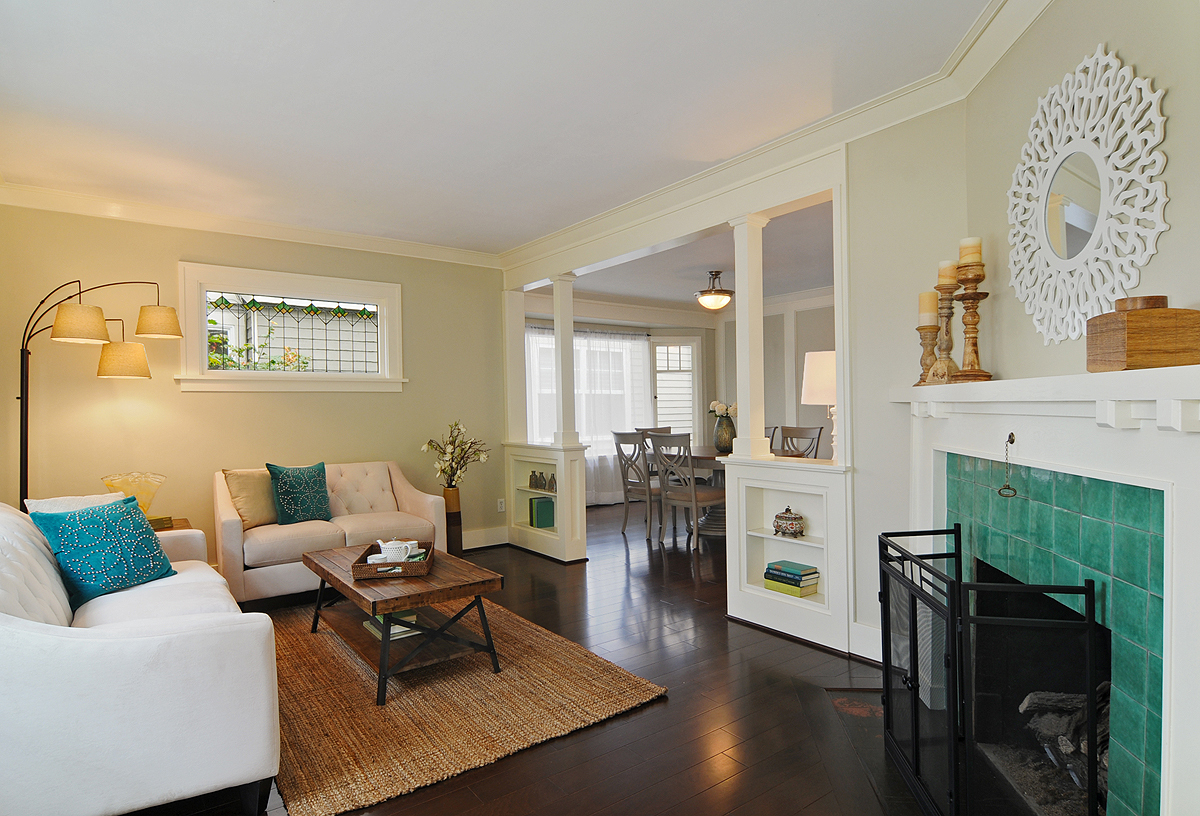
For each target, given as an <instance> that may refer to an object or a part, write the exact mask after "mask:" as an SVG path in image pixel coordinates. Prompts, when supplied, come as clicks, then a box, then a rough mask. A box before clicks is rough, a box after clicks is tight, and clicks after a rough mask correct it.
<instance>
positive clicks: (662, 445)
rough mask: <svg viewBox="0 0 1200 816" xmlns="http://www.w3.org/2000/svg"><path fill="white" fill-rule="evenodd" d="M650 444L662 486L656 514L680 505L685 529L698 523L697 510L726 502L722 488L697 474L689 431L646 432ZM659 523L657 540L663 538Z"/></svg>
mask: <svg viewBox="0 0 1200 816" xmlns="http://www.w3.org/2000/svg"><path fill="white" fill-rule="evenodd" d="M647 436H648V437H649V438H650V446H651V449H652V450H653V451H654V459H655V461H656V462H657V463H658V483H659V489H660V490H661V495H662V503H661V506H660V509H659V518H660V519H662V518H663V513H665V512H666V508H668V507H682V508H683V521H684V525H685V526H686V528H687V531H688V533H692V532H693V531H694V530H693V528H697V527H698V526H699V525H698V524H697V522H698V521H699V519H700V511H701V510H703V509H706V508H709V507H713V506H716V505H719V504H724V503H725V488H724V487H712V486H710V485H707V484H705V483H704V481H703V480H701V479H697V478H696V470H695V468H694V467H693V465H692V435H691V434H686V433H680V434H659V433H650V434H647ZM665 526H666V525H659V528H658V543H660V544H661V543H662V540H663V528H664V527H665Z"/></svg>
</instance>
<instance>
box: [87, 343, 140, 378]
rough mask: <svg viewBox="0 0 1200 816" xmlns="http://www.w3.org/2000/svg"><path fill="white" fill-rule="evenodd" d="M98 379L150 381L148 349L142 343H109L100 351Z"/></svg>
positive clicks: (97, 370)
mask: <svg viewBox="0 0 1200 816" xmlns="http://www.w3.org/2000/svg"><path fill="white" fill-rule="evenodd" d="M96 376H97V377H112V378H120V379H127V380H129V379H136V378H142V379H147V380H148V379H150V363H149V361H148V360H147V359H146V347H145V346H143V345H142V344H141V343H124V342H122V343H109V344H108V345H106V346H105V347H104V348H102V349H100V366H99V368H97V369H96Z"/></svg>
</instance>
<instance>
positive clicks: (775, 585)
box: [763, 579, 817, 598]
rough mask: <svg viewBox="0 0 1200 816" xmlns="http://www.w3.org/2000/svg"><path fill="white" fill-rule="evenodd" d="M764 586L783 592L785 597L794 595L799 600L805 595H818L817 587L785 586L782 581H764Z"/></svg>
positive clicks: (814, 585)
mask: <svg viewBox="0 0 1200 816" xmlns="http://www.w3.org/2000/svg"><path fill="white" fill-rule="evenodd" d="M763 586H765V587H766V588H767V589H770V590H774V591H775V592H782V593H784V594H785V595H792V596H794V597H797V598H803V597H804V596H805V595H815V594H816V593H817V585H816V584H813V585H812V586H806V587H798V586H792V585H791V584H785V583H782V582H780V581H772V580H770V579H764V580H763Z"/></svg>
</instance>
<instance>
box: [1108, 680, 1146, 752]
mask: <svg viewBox="0 0 1200 816" xmlns="http://www.w3.org/2000/svg"><path fill="white" fill-rule="evenodd" d="M1109 699H1110V701H1111V708H1110V710H1109V728H1110V729H1111V733H1112V738H1113V739H1114V740H1116V741H1117V742H1119V743H1121V746H1122V747H1123V748H1125V750H1127V751H1129V753H1131V754H1133V755H1134V756H1135V757H1141V756H1145V753H1146V707H1145V706H1144V705H1142V704H1141V703H1139V702H1137V701H1136V700H1134V699H1133V698H1132V697H1130V696H1129V695H1128V694H1125V693H1124V692H1122V691H1120V690H1119V689H1117V688H1115V687H1114V688H1113V689H1112V694H1111V697H1110V698H1109Z"/></svg>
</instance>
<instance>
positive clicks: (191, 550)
mask: <svg viewBox="0 0 1200 816" xmlns="http://www.w3.org/2000/svg"><path fill="white" fill-rule="evenodd" d="M156 532H157V534H158V541H159V543H160V544H162V548H163V552H164V553H166V555H167V558H168V559H169V560H170V561H172V562H174V561H203V562H204V563H206V564H207V563H208V539H206V538H205V537H204V531H203V530H197V529H195V528H194V527H192V524H191V522H189V521H188V520H187V519H185V518H177V519H175V520H174V522H173V523H172V524H171V526H170V527H168V528H167V529H165V530H157V531H156Z"/></svg>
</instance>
